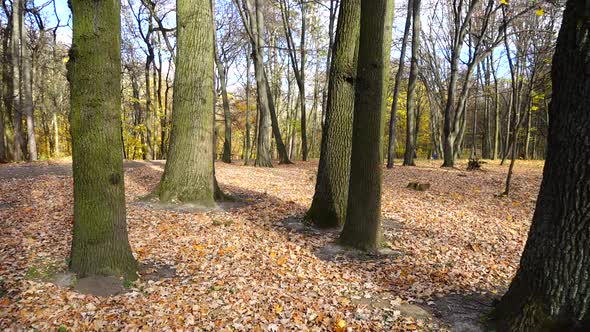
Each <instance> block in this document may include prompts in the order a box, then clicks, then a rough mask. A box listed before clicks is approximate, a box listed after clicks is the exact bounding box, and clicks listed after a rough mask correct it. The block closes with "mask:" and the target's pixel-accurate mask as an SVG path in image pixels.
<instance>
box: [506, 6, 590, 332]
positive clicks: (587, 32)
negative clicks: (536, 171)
mask: <svg viewBox="0 0 590 332" xmlns="http://www.w3.org/2000/svg"><path fill="white" fill-rule="evenodd" d="M589 44H590V7H589V6H588V4H587V1H584V0H570V1H568V2H567V5H566V9H565V12H564V17H563V23H562V27H561V31H560V33H559V37H558V40H557V46H556V50H555V55H554V57H553V67H552V86H553V95H552V101H551V105H550V108H549V116H550V121H549V135H548V145H547V160H546V163H545V169H544V171H543V181H542V183H541V189H540V192H539V197H538V199H537V206H536V209H535V213H534V216H533V222H532V225H531V230H530V232H529V238H528V241H527V244H526V246H525V249H524V252H523V254H522V258H521V261H520V267H519V270H518V272H517V274H516V277H515V278H514V280H513V281H512V284H511V285H510V288H509V290H508V292H507V293H506V294H505V295H504V297H503V298H502V300H501V301H500V303H499V304H498V306H497V307H496V311H495V318H496V319H497V323H498V327H499V330H502V331H589V330H590V283H589V282H588V278H589V276H590V218H589V215H588V211H590V167H589V165H588V161H589V160H590V143H589V139H588V137H590V113H589V112H588V105H589V104H590V48H588V45H589Z"/></svg>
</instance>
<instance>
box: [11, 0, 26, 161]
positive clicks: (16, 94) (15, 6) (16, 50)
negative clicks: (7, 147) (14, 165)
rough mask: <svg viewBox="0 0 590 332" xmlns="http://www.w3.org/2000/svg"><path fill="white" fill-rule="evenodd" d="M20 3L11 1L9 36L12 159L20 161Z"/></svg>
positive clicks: (21, 134) (21, 133)
mask: <svg viewBox="0 0 590 332" xmlns="http://www.w3.org/2000/svg"><path fill="white" fill-rule="evenodd" d="M21 1H23V0H13V1H12V36H11V39H10V40H11V48H12V52H11V60H12V68H11V74H12V130H13V135H14V139H13V145H14V147H13V159H14V161H22V160H23V159H24V158H23V156H24V155H25V154H26V151H27V147H26V145H25V141H24V135H23V129H22V109H21V106H22V105H21V102H20V99H21V97H20V96H21V93H22V91H21V89H20V87H21V84H20V75H21V74H20V59H21V53H20V52H21V47H20V44H21V39H20V33H19V31H20V22H21V20H23V18H22V15H23V14H22V6H21Z"/></svg>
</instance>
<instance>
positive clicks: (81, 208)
mask: <svg viewBox="0 0 590 332" xmlns="http://www.w3.org/2000/svg"><path fill="white" fill-rule="evenodd" d="M71 8H72V15H73V39H72V47H71V49H70V59H69V61H68V80H69V82H70V91H71V92H70V104H71V130H72V131H71V132H72V152H73V155H72V160H73V164H72V168H73V174H74V235H73V240H72V250H71V255H70V269H71V270H72V271H74V272H76V273H77V274H78V276H80V277H83V276H87V275H93V274H106V275H116V276H123V277H125V278H128V279H136V278H137V274H136V271H137V264H136V262H135V259H134V258H133V255H132V254H131V248H130V245H129V241H128V237H127V226H126V221H125V190H124V181H123V174H124V173H123V159H122V155H121V151H122V148H123V146H122V144H121V141H120V136H119V135H120V131H121V127H120V126H121V122H120V116H119V115H120V112H121V87H120V85H121V56H120V49H121V48H120V40H121V39H120V33H121V16H120V11H121V3H120V1H119V0H105V1H99V2H96V1H91V0H80V1H72V2H71ZM96 50H101V51H100V52H97V51H96Z"/></svg>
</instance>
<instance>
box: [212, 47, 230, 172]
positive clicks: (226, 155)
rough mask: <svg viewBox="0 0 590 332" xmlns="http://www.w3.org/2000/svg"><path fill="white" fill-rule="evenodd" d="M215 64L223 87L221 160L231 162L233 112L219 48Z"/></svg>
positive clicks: (216, 52)
mask: <svg viewBox="0 0 590 332" xmlns="http://www.w3.org/2000/svg"><path fill="white" fill-rule="evenodd" d="M215 64H216V67H217V75H218V76H219V85H220V88H221V99H222V105H223V123H224V126H225V127H224V140H223V155H222V156H221V161H223V162H224V163H228V164H231V112H230V109H229V98H228V96H227V79H226V77H225V72H226V68H225V64H224V63H222V62H221V57H220V55H219V52H218V51H217V49H216V50H215Z"/></svg>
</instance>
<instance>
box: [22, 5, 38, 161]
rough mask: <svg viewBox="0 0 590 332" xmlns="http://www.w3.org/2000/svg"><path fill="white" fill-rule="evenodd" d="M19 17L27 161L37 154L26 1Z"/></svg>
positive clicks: (34, 159) (33, 159) (34, 158)
mask: <svg viewBox="0 0 590 332" xmlns="http://www.w3.org/2000/svg"><path fill="white" fill-rule="evenodd" d="M21 4H22V6H23V7H22V8H21V13H20V15H21V17H20V31H19V32H20V49H21V53H20V57H21V66H20V73H21V75H20V76H21V82H20V84H21V92H22V94H21V107H22V112H23V113H24V114H25V118H26V123H27V147H28V150H27V151H28V159H29V161H36V160H37V158H38V156H37V140H36V138H35V115H34V114H33V111H34V109H33V91H32V89H33V77H32V70H33V69H32V67H31V52H30V51H29V45H28V43H27V39H28V38H27V30H26V27H25V20H24V11H25V8H26V4H27V1H26V0H22V2H21Z"/></svg>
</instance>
